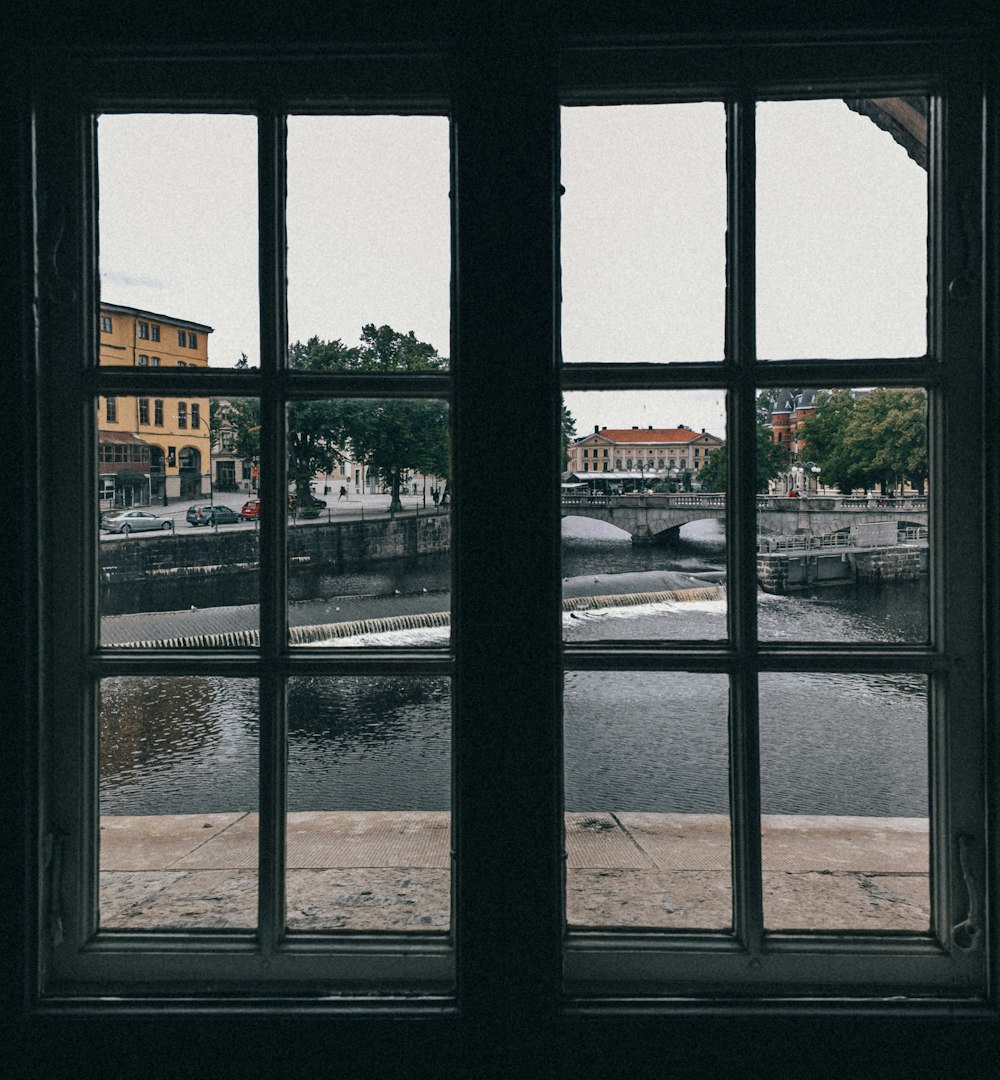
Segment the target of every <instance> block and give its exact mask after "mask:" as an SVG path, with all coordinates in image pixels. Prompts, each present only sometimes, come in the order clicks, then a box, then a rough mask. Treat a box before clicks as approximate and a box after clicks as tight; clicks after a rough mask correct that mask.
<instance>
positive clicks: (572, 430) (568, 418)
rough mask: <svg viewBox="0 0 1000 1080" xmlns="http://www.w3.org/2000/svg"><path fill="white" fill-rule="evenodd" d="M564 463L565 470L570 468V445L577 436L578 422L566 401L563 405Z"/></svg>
mask: <svg viewBox="0 0 1000 1080" xmlns="http://www.w3.org/2000/svg"><path fill="white" fill-rule="evenodd" d="M561 428H562V461H563V466H562V467H563V469H568V468H569V444H570V442H571V440H572V439H573V436H574V435H576V421H575V420H574V419H573V414H572V413H571V412H570V411H569V409H568V408H567V406H566V402H565V400H564V401H563V403H562V421H561Z"/></svg>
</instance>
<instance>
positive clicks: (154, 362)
mask: <svg viewBox="0 0 1000 1080" xmlns="http://www.w3.org/2000/svg"><path fill="white" fill-rule="evenodd" d="M149 366H150V367H159V366H160V358H159V357H158V356H151V357H150V358H149Z"/></svg>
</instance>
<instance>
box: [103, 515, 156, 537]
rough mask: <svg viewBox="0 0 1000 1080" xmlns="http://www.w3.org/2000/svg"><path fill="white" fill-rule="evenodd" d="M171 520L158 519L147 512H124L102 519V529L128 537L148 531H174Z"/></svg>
mask: <svg viewBox="0 0 1000 1080" xmlns="http://www.w3.org/2000/svg"><path fill="white" fill-rule="evenodd" d="M173 527H174V523H173V522H172V521H171V520H170V518H164V517H157V516H156V514H150V513H149V512H148V511H146V510H123V511H121V513H118V514H111V515H109V516H108V517H105V518H102V519H101V528H102V529H106V530H107V531H108V532H113V533H121V534H122V535H123V536H128V534H129V533H130V532H142V531H143V530H148V529H172V528H173Z"/></svg>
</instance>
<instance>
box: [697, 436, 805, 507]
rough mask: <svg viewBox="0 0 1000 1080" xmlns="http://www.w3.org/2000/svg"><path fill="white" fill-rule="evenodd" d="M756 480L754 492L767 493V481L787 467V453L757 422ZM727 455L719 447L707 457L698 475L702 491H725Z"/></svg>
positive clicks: (726, 449)
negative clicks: (773, 441)
mask: <svg viewBox="0 0 1000 1080" xmlns="http://www.w3.org/2000/svg"><path fill="white" fill-rule="evenodd" d="M755 456H756V461H757V480H756V484H757V486H756V490H757V491H767V484H768V481H769V480H773V479H774V477H776V476H777V475H778V474H779V473H780V472H782V470H784V469H785V468H787V467H788V452H787V450H786V449H785V447H783V446H778V445H776V444H774V443H772V442H771V436H770V434H769V433H768V430H767V428H766V427H764V425H763V424H761V423H760V422H759V421H758V423H757V444H756V454H755ZM728 464H729V454H728V448H727V447H725V446H719V447H717V448H716V449H715V450H713V451H712V453H711V454H710V455H709V458H708V461H706V462H705V464H704V465H702V467H701V470H700V472H699V473H698V480H699V482H700V483H701V488H702V491H725V490H726V479H727V473H728Z"/></svg>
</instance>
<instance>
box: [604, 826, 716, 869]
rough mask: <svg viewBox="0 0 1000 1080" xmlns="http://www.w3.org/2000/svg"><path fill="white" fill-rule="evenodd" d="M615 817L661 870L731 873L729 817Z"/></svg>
mask: <svg viewBox="0 0 1000 1080" xmlns="http://www.w3.org/2000/svg"><path fill="white" fill-rule="evenodd" d="M615 816H616V817H617V818H618V820H619V821H620V822H621V824H622V827H623V828H624V829H625V830H627V832H628V833H629V834H630V835H631V836H632V838H633V839H634V840H635V843H636V844H637V845H638V846H639V847H640V848H641V849H642V851H643V852H645V854H646V855H647V856H648V857H649V859H650V860H651V862H652V865H653V866H655V867H656V869H657V870H709V871H725V873H727V874H728V873H730V870H731V867H732V854H731V844H730V829H729V817H728V816H727V815H726V814H652V813H625V812H619V813H618V814H616V815H615ZM602 865H607V864H602Z"/></svg>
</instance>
